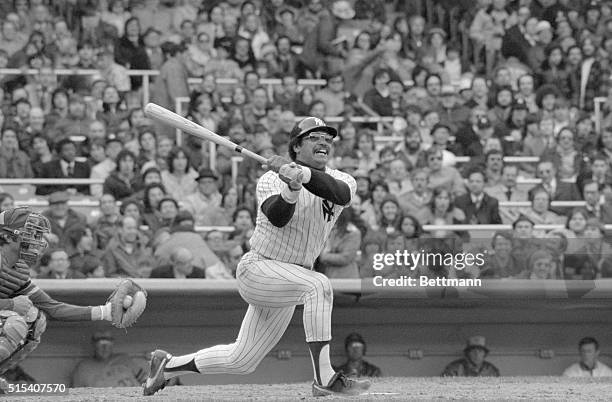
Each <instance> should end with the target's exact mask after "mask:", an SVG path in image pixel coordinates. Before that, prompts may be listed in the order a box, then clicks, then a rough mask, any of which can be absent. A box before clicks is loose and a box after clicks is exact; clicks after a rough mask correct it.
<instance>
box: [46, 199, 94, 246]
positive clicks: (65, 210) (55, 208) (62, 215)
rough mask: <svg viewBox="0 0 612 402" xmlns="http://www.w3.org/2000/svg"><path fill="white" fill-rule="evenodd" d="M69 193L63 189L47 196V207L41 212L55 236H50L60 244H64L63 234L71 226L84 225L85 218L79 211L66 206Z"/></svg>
mask: <svg viewBox="0 0 612 402" xmlns="http://www.w3.org/2000/svg"><path fill="white" fill-rule="evenodd" d="M69 200H70V194H68V193H67V192H65V191H58V192H55V193H53V194H51V195H50V196H49V209H47V210H45V211H44V212H43V213H42V214H43V215H44V216H45V217H46V218H47V219H49V223H50V224H51V233H52V234H53V235H55V236H57V238H53V236H51V238H52V239H53V240H55V241H57V242H58V245H60V246H66V238H65V234H66V232H67V231H68V229H70V228H71V227H74V226H77V225H83V226H84V225H85V224H86V223H87V222H86V218H85V216H84V215H82V214H81V213H79V212H77V211H75V210H74V209H72V208H70V207H69V206H68V201H69Z"/></svg>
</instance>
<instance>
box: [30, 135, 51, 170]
mask: <svg viewBox="0 0 612 402" xmlns="http://www.w3.org/2000/svg"><path fill="white" fill-rule="evenodd" d="M30 155H31V158H32V159H31V160H30V163H31V165H32V172H33V174H34V177H41V170H42V166H43V164H45V163H47V162H51V160H52V159H53V154H52V153H51V146H50V145H49V139H48V138H47V137H46V136H45V135H43V134H36V135H34V136H33V137H32V148H31V152H30Z"/></svg>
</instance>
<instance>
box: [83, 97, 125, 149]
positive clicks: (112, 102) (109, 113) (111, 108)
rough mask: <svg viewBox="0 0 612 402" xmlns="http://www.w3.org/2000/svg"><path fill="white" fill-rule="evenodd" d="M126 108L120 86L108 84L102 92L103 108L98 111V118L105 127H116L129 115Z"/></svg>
mask: <svg viewBox="0 0 612 402" xmlns="http://www.w3.org/2000/svg"><path fill="white" fill-rule="evenodd" d="M125 109H126V105H125V101H124V100H122V98H121V96H120V95H119V92H118V88H116V87H114V86H113V85H107V86H106V88H104V91H103V93H102V110H101V111H98V112H97V113H96V119H98V120H99V121H100V122H102V123H104V125H105V127H111V128H113V129H114V128H115V127H117V126H118V125H119V123H120V122H121V121H122V120H124V119H125V118H126V117H127V112H126V110H125ZM90 138H91V136H90ZM102 138H104V135H103V136H102Z"/></svg>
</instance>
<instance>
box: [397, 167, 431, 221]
mask: <svg viewBox="0 0 612 402" xmlns="http://www.w3.org/2000/svg"><path fill="white" fill-rule="evenodd" d="M428 180H429V178H428V173H427V170H425V169H415V170H413V171H412V174H411V183H412V191H410V192H408V193H406V194H402V195H400V196H399V198H398V201H399V204H400V207H401V209H402V211H403V213H404V214H409V215H416V214H417V213H418V212H419V211H420V210H421V208H423V207H425V206H426V205H428V204H429V203H430V201H431V196H432V191H431V190H430V189H429V188H428V187H427V184H428Z"/></svg>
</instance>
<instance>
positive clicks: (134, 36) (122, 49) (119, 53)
mask: <svg viewBox="0 0 612 402" xmlns="http://www.w3.org/2000/svg"><path fill="white" fill-rule="evenodd" d="M115 3H120V2H118V1H115ZM122 25H123V24H122ZM124 27H125V28H124ZM121 30H122V31H124V32H125V33H124V34H120V36H121V37H120V38H119V40H118V41H117V43H116V45H115V61H116V62H117V63H118V64H120V65H122V66H123V67H125V68H127V69H131V70H150V69H151V61H150V60H149V55H148V54H147V51H146V48H145V46H144V43H143V42H142V38H141V35H140V34H141V32H140V22H139V21H138V18H136V17H131V18H128V19H127V20H126V21H125V25H123V26H122V27H121ZM130 85H131V87H132V89H134V90H136V89H138V88H140V86H141V85H142V78H141V77H135V76H133V77H131V82H130Z"/></svg>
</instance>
